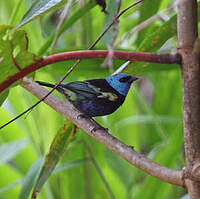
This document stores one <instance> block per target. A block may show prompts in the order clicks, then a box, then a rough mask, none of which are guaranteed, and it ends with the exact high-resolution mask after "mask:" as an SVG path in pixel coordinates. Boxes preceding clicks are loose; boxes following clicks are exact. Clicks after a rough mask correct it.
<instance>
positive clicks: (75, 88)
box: [62, 81, 101, 98]
mask: <svg viewBox="0 0 200 199" xmlns="http://www.w3.org/2000/svg"><path fill="white" fill-rule="evenodd" d="M62 88H64V89H67V90H70V91H72V92H74V93H75V94H77V95H79V96H81V97H83V98H94V97H97V96H98V95H101V92H100V89H99V88H97V87H95V86H94V85H91V84H90V83H89V82H87V81H83V82H78V81H77V82H72V83H69V84H65V85H62ZM66 92H67V91H66Z"/></svg>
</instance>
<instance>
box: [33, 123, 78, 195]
mask: <svg viewBox="0 0 200 199" xmlns="http://www.w3.org/2000/svg"><path fill="white" fill-rule="evenodd" d="M75 131H76V128H75V126H74V125H73V123H71V122H69V121H67V122H65V125H64V128H62V129H61V130H60V131H58V133H57V134H56V136H55V138H54V140H53V142H52V144H51V146H50V150H49V153H48V154H47V156H46V158H45V162H44V165H43V167H42V170H41V172H40V175H39V177H38V179H37V182H36V185H35V187H34V191H33V195H37V194H38V193H39V192H40V190H41V188H42V186H43V185H44V183H45V182H46V180H47V179H48V177H49V176H50V175H51V173H52V172H53V170H54V168H55V166H56V164H57V163H58V161H59V159H60V158H61V156H62V155H63V153H64V152H65V151H66V148H67V146H68V145H69V143H70V142H71V141H72V138H73V135H74V133H75Z"/></svg>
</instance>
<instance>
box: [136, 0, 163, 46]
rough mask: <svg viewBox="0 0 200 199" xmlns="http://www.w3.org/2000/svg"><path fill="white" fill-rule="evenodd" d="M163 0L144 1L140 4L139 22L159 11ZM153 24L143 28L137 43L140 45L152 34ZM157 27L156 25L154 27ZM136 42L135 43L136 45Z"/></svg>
mask: <svg viewBox="0 0 200 199" xmlns="http://www.w3.org/2000/svg"><path fill="white" fill-rule="evenodd" d="M161 3H162V1H160V0H151V1H143V2H142V3H141V4H140V9H139V10H140V17H139V20H138V23H139V24H140V23H141V22H143V21H145V20H147V19H148V18H150V17H152V16H153V15H155V14H156V13H157V12H158V9H159V7H160V4H161ZM154 26H155V25H154ZM152 28H153V27H152V26H150V27H149V26H148V27H147V28H145V29H143V30H142V31H140V32H139V33H138V37H137V40H136V43H135V44H136V45H139V44H140V43H141V42H142V41H143V40H144V39H145V38H146V36H148V34H150V32H151V31H152ZM154 28H155V27H154ZM135 44H134V45H135Z"/></svg>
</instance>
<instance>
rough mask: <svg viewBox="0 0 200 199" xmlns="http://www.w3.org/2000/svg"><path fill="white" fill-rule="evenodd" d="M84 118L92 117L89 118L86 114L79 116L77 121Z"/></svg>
mask: <svg viewBox="0 0 200 199" xmlns="http://www.w3.org/2000/svg"><path fill="white" fill-rule="evenodd" d="M82 118H90V117H88V116H87V115H85V114H80V115H78V116H77V119H82Z"/></svg>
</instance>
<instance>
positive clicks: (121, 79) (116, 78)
mask: <svg viewBox="0 0 200 199" xmlns="http://www.w3.org/2000/svg"><path fill="white" fill-rule="evenodd" d="M137 79H138V78H137V77H132V76H130V75H128V74H123V73H120V74H116V75H111V76H109V77H107V78H106V81H107V82H108V83H109V84H110V86H112V87H113V88H114V89H115V90H116V91H117V92H119V93H120V94H121V95H124V96H126V95H127V93H128V91H129V89H130V86H131V84H132V83H133V82H134V81H136V80H137Z"/></svg>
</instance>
